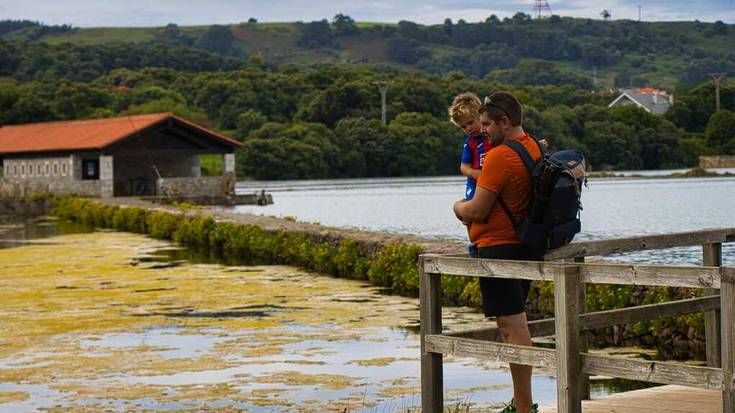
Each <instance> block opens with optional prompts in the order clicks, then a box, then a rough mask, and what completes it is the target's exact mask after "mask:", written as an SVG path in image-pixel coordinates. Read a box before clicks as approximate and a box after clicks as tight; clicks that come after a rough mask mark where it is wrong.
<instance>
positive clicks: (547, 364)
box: [426, 335, 556, 369]
mask: <svg viewBox="0 0 735 413" xmlns="http://www.w3.org/2000/svg"><path fill="white" fill-rule="evenodd" d="M426 351H431V352H436V353H441V354H447V355H454V356H459V357H475V358H478V359H484V360H493V361H498V362H507V363H515V364H523V365H524V366H534V367H543V368H546V369H553V368H555V367H556V355H555V352H554V350H553V349H548V348H539V347H530V346H519V345H515V344H506V343H495V342H491V341H483V340H473V339H469V338H459V337H450V336H445V335H432V336H427V337H426Z"/></svg>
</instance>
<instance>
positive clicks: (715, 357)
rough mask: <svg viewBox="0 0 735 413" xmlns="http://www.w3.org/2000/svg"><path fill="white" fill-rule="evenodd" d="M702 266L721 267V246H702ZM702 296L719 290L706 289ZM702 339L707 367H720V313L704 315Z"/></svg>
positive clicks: (714, 311) (716, 244) (717, 292)
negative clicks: (705, 349) (705, 351)
mask: <svg viewBox="0 0 735 413" xmlns="http://www.w3.org/2000/svg"><path fill="white" fill-rule="evenodd" d="M702 265H704V266H707V267H721V266H722V244H720V243H714V244H703V245H702ZM704 294H705V295H717V294H719V290H717V289H714V288H707V289H705V291H704ZM704 337H705V346H706V347H707V366H708V367H720V366H721V352H722V349H721V347H720V345H721V344H722V343H721V339H720V311H718V310H712V311H706V312H705V313H704Z"/></svg>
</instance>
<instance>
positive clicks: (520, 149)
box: [488, 135, 546, 228]
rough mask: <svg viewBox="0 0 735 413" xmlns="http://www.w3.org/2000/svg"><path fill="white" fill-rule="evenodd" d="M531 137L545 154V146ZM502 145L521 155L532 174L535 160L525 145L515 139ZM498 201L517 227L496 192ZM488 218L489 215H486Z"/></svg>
mask: <svg viewBox="0 0 735 413" xmlns="http://www.w3.org/2000/svg"><path fill="white" fill-rule="evenodd" d="M530 136H531V138H533V140H534V142H536V145H538V148H539V150H540V151H541V156H542V157H543V156H544V155H546V148H544V146H543V145H541V142H539V141H538V139H536V138H535V137H534V136H533V135H530ZM503 145H506V146H508V147H510V148H511V149H513V151H514V152H515V153H517V154H518V156H520V157H521V160H522V161H523V163H524V164H525V165H526V169H528V172H529V173H530V174H531V175H533V170H534V168H536V162H535V161H534V160H533V158H532V157H531V154H529V153H528V151H527V150H526V147H525V146H523V144H522V143H520V142H518V141H517V140H515V139H514V140H511V141H508V142H504V143H503ZM497 200H498V202H499V203H500V207H501V208H503V211H504V212H505V215H507V216H508V219H510V222H511V223H512V224H513V228H516V227H518V220H517V219H516V217H515V216H513V213H512V212H511V210H510V208H508V204H506V203H505V201H503V197H501V196H500V194H498V198H497ZM488 219H490V217H488Z"/></svg>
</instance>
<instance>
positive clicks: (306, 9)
mask: <svg viewBox="0 0 735 413" xmlns="http://www.w3.org/2000/svg"><path fill="white" fill-rule="evenodd" d="M548 1H549V5H550V6H551V9H552V11H553V13H554V14H559V15H562V16H574V17H592V18H599V15H600V12H601V11H602V10H603V9H609V10H611V11H612V17H613V19H637V18H638V7H637V6H638V5H641V6H642V19H643V20H646V21H670V20H694V19H699V20H701V21H709V22H712V21H715V20H722V21H724V22H726V23H735V0H669V1H663V0H655V1H643V0H565V1H556V0H548ZM532 5H533V0H523V1H521V0H499V1H492V0H483V1H474V0H463V1H460V0H457V1H451V0H405V1H404V0H377V1H371V0H362V1H354V0H353V1H347V0H308V1H295V0H260V1H254V0H241V1H234V0H201V1H197V0H123V1H121V0H98V1H93V0H77V1H54V0H32V1H25V0H0V19H30V20H39V21H42V22H44V23H47V24H63V23H67V24H72V25H74V26H79V27H97V26H162V25H166V24H167V23H177V24H179V25H196V24H213V23H237V22H241V21H246V20H247V19H248V18H250V17H254V18H256V19H258V21H261V22H274V21H299V20H300V21H312V20H321V19H323V18H328V19H331V18H332V17H333V16H334V15H335V14H337V13H344V14H347V15H349V16H351V17H352V18H354V19H355V20H358V21H374V22H397V21H399V20H411V21H415V22H419V23H441V22H443V21H444V19H445V18H447V17H449V18H451V19H453V20H454V21H456V20H458V19H465V20H466V21H468V22H475V21H481V20H484V19H485V18H486V17H487V16H489V15H491V14H496V15H498V16H500V17H501V18H502V17H507V16H512V15H513V14H515V13H516V12H518V11H522V12H525V13H529V14H531V12H532V11H531V8H532Z"/></svg>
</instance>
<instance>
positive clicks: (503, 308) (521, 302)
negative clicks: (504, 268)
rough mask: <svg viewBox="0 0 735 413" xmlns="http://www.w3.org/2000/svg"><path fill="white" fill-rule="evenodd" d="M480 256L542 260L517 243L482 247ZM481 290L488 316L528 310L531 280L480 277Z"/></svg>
mask: <svg viewBox="0 0 735 413" xmlns="http://www.w3.org/2000/svg"><path fill="white" fill-rule="evenodd" d="M479 256H480V258H494V259H501V260H522V261H537V260H540V258H539V257H538V256H537V255H536V254H534V253H533V252H532V251H531V250H530V249H529V248H528V247H527V246H525V245H515V244H506V245H496V246H494V247H482V248H480V250H479ZM480 291H481V292H482V306H483V308H484V310H485V316H486V317H493V316H499V315H514V314H520V313H522V312H524V311H526V298H528V292H529V291H531V280H518V279H508V278H480Z"/></svg>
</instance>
